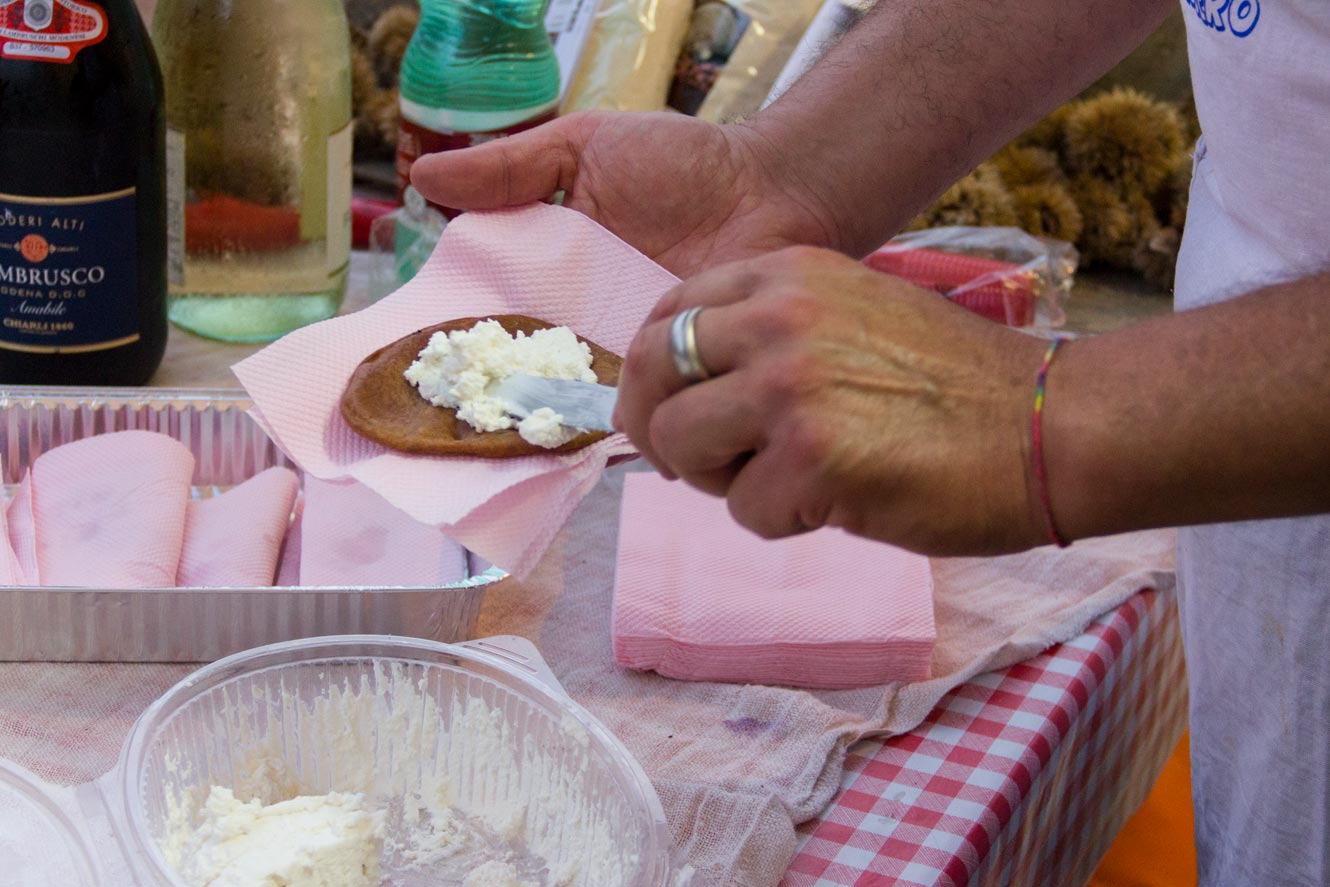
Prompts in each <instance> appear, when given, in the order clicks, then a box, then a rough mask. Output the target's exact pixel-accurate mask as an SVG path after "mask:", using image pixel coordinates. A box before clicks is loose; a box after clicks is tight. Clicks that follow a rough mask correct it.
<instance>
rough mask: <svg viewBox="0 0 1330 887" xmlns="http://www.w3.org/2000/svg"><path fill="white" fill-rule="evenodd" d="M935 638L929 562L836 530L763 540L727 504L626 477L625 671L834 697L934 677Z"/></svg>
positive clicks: (618, 628) (619, 621)
mask: <svg viewBox="0 0 1330 887" xmlns="http://www.w3.org/2000/svg"><path fill="white" fill-rule="evenodd" d="M935 640H936V633H935V629H934V625H933V579H932V572H931V570H930V567H929V563H928V560H927V558H924V557H920V556H919V555H915V554H911V553H909V552H906V551H902V550H900V549H897V548H891V547H889V546H886V545H882V544H880V543H876V542H870V541H867V540H863V539H857V538H855V537H853V536H850V535H849V534H847V533H844V532H842V531H840V530H833V529H825V530H819V531H817V532H814V533H809V534H806V535H803V536H796V537H793V538H790V539H783V540H778V541H766V540H763V539H760V538H758V537H757V536H755V535H754V534H752V533H750V532H749V531H748V530H746V529H744V528H743V527H741V526H739V525H738V524H737V523H735V522H734V520H733V518H731V517H730V515H729V511H728V509H727V507H726V505H725V502H724V501H723V500H721V499H716V498H713V497H710V496H707V495H705V494H703V493H700V492H698V491H696V490H694V489H692V488H690V487H687V486H685V485H684V484H682V483H671V482H668V481H665V480H664V479H662V478H661V477H660V476H659V475H656V474H648V473H634V474H630V475H628V476H627V478H626V479H625V486H624V494H623V509H622V512H621V516H620V526H619V557H618V565H617V569H616V574H615V584H614V656H615V659H616V660H617V661H618V662H619V664H621V665H624V666H627V667H629V668H634V669H641V670H652V671H656V672H659V673H660V674H663V675H665V676H667V677H672V678H680V679H683V680H696V681H725V682H732V683H752V684H777V685H789V686H800V687H814V688H821V689H841V688H851V687H866V686H873V685H878V684H885V683H889V682H892V681H919V680H923V679H926V678H928V677H929V671H930V666H931V662H932V655H933V644H934V641H935Z"/></svg>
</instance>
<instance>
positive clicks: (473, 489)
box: [234, 204, 678, 575]
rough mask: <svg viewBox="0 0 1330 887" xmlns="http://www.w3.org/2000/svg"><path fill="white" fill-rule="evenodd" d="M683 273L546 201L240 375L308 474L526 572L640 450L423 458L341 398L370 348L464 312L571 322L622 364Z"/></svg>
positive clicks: (251, 363)
mask: <svg viewBox="0 0 1330 887" xmlns="http://www.w3.org/2000/svg"><path fill="white" fill-rule="evenodd" d="M677 282H678V280H677V278H675V277H674V276H673V275H672V274H670V273H669V272H667V271H665V270H664V269H663V268H661V267H660V266H658V265H656V264H655V263H654V262H652V261H651V260H650V259H648V258H646V257H645V256H643V255H642V254H641V253H639V252H637V251H636V250H635V249H633V248H632V247H630V246H628V245H627V244H625V243H624V242H623V241H621V240H619V239H618V238H617V237H615V236H614V235H612V234H610V233H609V232H608V231H606V230H605V229H604V228H602V227H600V226H599V225H597V224H596V223H595V222H593V221H592V220H590V219H588V218H587V217H586V216H584V215H582V214H580V213H576V212H573V211H571V210H565V209H562V208H560V207H555V206H546V205H544V204H537V205H533V206H528V207H524V208H522V209H516V210H504V211H499V212H489V213H467V214H465V215H463V216H461V217H460V218H458V219H457V220H456V221H454V222H453V223H451V224H450V225H449V226H448V228H447V229H446V230H445V231H444V233H443V237H442V239H441V240H440V242H439V245H438V247H437V248H436V249H435V252H434V254H433V256H432V257H431V258H430V260H429V261H428V262H427V263H426V264H425V266H424V267H423V268H422V269H421V270H420V271H419V272H418V273H417V275H416V276H415V278H413V279H412V281H411V282H410V283H408V284H407V285H406V286H404V287H402V288H401V289H400V290H398V291H397V292H396V293H394V294H392V295H391V296H389V297H387V298H386V299H384V300H382V301H381V302H378V303H377V304H375V305H372V306H371V307H369V308H366V309H365V310H363V311H360V312H357V313H356V314H352V315H348V316H345V317H336V318H333V319H332V320H326V321H324V322H322V323H318V324H314V325H312V326H309V327H305V328H303V329H300V330H297V331H295V332H293V333H291V334H289V335H287V336H285V337H284V338H282V339H281V340H279V341H278V342H275V343H274V344H272V345H270V346H269V347H267V348H265V349H264V350H262V351H260V352H259V353H258V354H256V355H254V356H253V357H250V358H249V359H247V360H245V361H242V362H241V363H239V364H237V365H236V366H235V367H234V371H235V374H236V376H237V377H238V378H239V379H240V382H241V384H242V385H244V387H245V389H246V390H247V391H248V392H249V395H250V396H251V397H252V398H253V399H254V403H255V406H256V410H255V418H256V419H257V420H258V421H259V422H260V424H262V425H263V427H264V429H265V430H266V431H267V432H268V434H269V435H270V436H271V437H272V438H273V440H275V441H276V442H277V444H278V446H280V447H281V448H282V450H283V451H284V452H285V453H286V454H287V455H288V456H289V457H290V458H291V459H292V460H293V461H294V462H296V463H297V464H298V465H299V466H300V467H301V468H302V469H304V471H305V472H306V474H308V475H312V476H314V477H316V478H320V479H322V480H331V481H342V480H351V479H354V480H356V481H359V482H360V483H363V484H364V485H365V486H367V487H369V488H370V489H372V490H374V491H375V492H376V493H378V494H379V495H380V496H382V497H383V498H384V499H386V500H387V501H388V502H390V503H391V504H392V505H394V506H395V507H397V508H399V509H401V510H402V511H404V512H406V513H407V514H408V515H410V516H411V517H412V518H414V519H415V520H417V521H420V522H422V523H426V524H430V525H432V526H436V527H439V528H440V529H442V530H443V531H444V532H446V533H447V534H448V535H449V537H450V538H452V539H454V540H456V541H457V542H460V543H461V544H463V545H465V546H466V547H467V548H469V549H471V550H472V551H474V552H476V553H478V554H480V555H481V556H483V557H484V558H485V559H486V560H489V561H492V562H494V563H496V564H498V565H499V566H501V567H503V568H504V569H506V570H508V571H510V572H512V573H515V574H517V575H523V574H525V573H527V572H528V571H529V570H530V569H531V568H532V567H533V566H534V565H535V563H536V562H537V560H539V558H540V555H541V554H542V553H543V552H544V550H545V548H546V547H547V546H548V545H549V543H550V542H551V541H552V539H553V538H554V535H555V533H556V532H557V531H558V529H559V528H560V527H561V526H562V525H563V523H564V522H565V521H566V519H567V518H568V516H569V515H570V514H571V513H572V511H573V508H574V507H576V505H577V503H578V502H579V501H581V499H582V498H583V497H584V496H585V495H586V493H587V492H588V491H589V490H590V489H591V487H592V486H594V484H595V482H596V479H597V478H598V477H599V476H600V473H601V471H602V470H603V469H604V467H605V465H606V463H607V462H608V461H609V459H610V458H612V457H614V456H616V455H624V454H628V453H631V452H633V449H632V445H631V444H629V443H628V441H627V439H626V438H624V437H623V436H622V435H611V436H610V437H609V438H607V439H606V440H603V441H601V442H599V443H597V444H594V445H593V446H590V447H587V448H586V449H583V450H580V451H578V452H575V453H571V454H567V455H548V456H546V455H537V456H525V457H519V458H514V459H502V460H494V459H479V458H470V457H459V456H411V455H406V454H403V453H398V452H394V451H392V450H389V449H387V448H386V447H383V446H381V445H379V444H376V443H372V442H370V441H368V440H366V439H364V438H362V437H360V436H359V435H358V434H356V433H355V432H353V431H352V430H351V429H350V428H348V427H347V425H346V423H345V422H344V421H343V420H342V417H341V413H340V412H339V401H340V399H341V396H342V391H343V389H344V388H345V387H346V383H347V381H348V380H349V379H350V377H351V374H352V372H354V370H355V368H356V366H357V365H358V364H359V363H360V362H361V360H363V359H364V358H365V357H366V356H367V355H369V354H370V353H371V352H373V351H375V350H377V349H378V348H380V347H382V346H384V345H387V344H389V343H390V342H393V341H395V340H397V339H399V338H401V337H402V336H405V335H407V334H409V333H411V332H414V331H415V330H418V329H421V328H422V327H426V326H432V325H434V324H437V323H441V322H443V321H445V320H451V319H454V318H459V317H473V316H474V317H481V316H485V315H490V314H525V315H529V316H531V317H536V318H539V319H541V320H545V321H548V322H550V323H554V324H560V325H566V326H568V327H571V328H572V329H573V331H574V332H576V333H578V334H579V335H582V336H585V337H586V338H588V339H591V340H592V341H594V342H597V343H598V344H600V345H602V346H604V347H605V348H607V349H609V350H610V351H613V352H615V353H617V354H620V355H622V354H623V353H624V352H625V351H626V350H627V348H628V344H629V342H631V341H632V337H633V335H634V333H635V332H636V331H637V328H638V327H639V326H640V325H641V323H642V320H643V319H644V318H645V317H646V314H647V312H648V311H649V310H650V309H651V307H652V306H653V305H654V304H655V303H656V301H657V300H658V299H659V298H660V297H661V296H662V295H663V294H664V293H665V292H666V291H667V290H669V289H670V288H671V287H672V286H674V285H675V284H676V283H677Z"/></svg>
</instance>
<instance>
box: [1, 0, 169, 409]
mask: <svg viewBox="0 0 1330 887" xmlns="http://www.w3.org/2000/svg"><path fill="white" fill-rule="evenodd" d="M166 221H167V220H166V135H165V118H164V116H163V102H162V76H161V71H160V70H159V68H158V65H157V58H156V56H155V55H154V54H153V48H152V43H151V41H150V40H149V38H148V34H147V30H146V29H145V28H144V26H143V22H142V19H141V18H140V16H139V12H138V10H137V8H136V7H135V5H134V2H133V0H98V2H92V0H11V2H9V3H4V2H0V384H25V385H140V384H143V383H145V382H147V381H148V379H149V377H151V376H152V374H153V373H154V372H155V371H156V369H157V366H158V364H160V363H161V360H162V354H163V352H164V351H165V349H166V334H167V323H166V279H167V275H166V261H167V243H166V238H167V224H166Z"/></svg>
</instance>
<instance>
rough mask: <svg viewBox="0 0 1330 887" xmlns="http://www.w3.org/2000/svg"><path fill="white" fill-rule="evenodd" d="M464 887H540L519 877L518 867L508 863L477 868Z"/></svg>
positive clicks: (492, 863)
mask: <svg viewBox="0 0 1330 887" xmlns="http://www.w3.org/2000/svg"><path fill="white" fill-rule="evenodd" d="M462 887H540V885H538V884H537V883H536V882H534V881H522V880H519V879H518V877H517V867H516V866H514V865H513V864H512V863H508V862H497V861H491V862H486V863H483V864H481V865H478V866H476V867H475V868H474V869H472V870H471V872H470V874H468V875H467V876H466V880H464V881H462Z"/></svg>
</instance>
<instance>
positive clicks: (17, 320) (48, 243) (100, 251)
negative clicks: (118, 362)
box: [0, 188, 139, 353]
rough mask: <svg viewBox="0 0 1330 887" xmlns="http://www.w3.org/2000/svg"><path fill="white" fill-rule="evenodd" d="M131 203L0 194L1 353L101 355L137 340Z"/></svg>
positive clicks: (130, 199) (104, 197)
mask: <svg viewBox="0 0 1330 887" xmlns="http://www.w3.org/2000/svg"><path fill="white" fill-rule="evenodd" d="M135 198H136V194H135V189H134V188H126V189H125V190H123V191H116V192H114V193H111V194H101V195H96V196H90V197H46V198H43V197H22V196H16V195H11V194H0V348H4V349H7V350H10V351H31V352H42V353H56V352H62V353H72V352H79V351H100V350H103V349H107V348H117V347H119V346H121V345H127V344H129V343H130V342H134V341H136V340H137V339H138V338H139V329H138V280H137V275H138V272H137V261H138V258H137V255H136V252H135V242H136V241H135V210H136V199H135Z"/></svg>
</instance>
